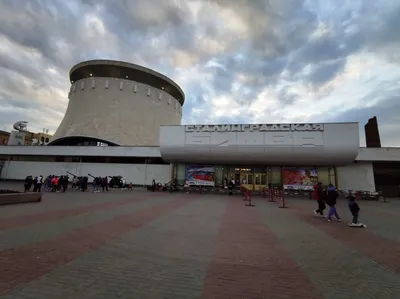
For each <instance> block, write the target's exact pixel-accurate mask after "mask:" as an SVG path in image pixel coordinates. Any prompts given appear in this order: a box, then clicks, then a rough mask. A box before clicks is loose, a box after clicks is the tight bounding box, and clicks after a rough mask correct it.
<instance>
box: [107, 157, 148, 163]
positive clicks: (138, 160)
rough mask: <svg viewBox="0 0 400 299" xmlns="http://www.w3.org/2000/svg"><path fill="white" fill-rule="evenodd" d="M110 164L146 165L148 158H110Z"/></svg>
mask: <svg viewBox="0 0 400 299" xmlns="http://www.w3.org/2000/svg"><path fill="white" fill-rule="evenodd" d="M109 163H119V164H145V163H146V158H144V157H110V161H109Z"/></svg>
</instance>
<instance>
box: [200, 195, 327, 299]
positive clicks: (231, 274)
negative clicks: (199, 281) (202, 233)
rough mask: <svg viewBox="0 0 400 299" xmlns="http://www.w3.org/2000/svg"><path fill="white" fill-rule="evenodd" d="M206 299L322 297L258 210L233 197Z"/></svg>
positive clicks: (206, 287) (208, 277) (207, 283)
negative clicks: (262, 219) (264, 222)
mask: <svg viewBox="0 0 400 299" xmlns="http://www.w3.org/2000/svg"><path fill="white" fill-rule="evenodd" d="M203 298H205V299H210V298H229V299H233V298H274V299H277V298H309V299H312V298H321V296H320V295H318V293H317V291H316V290H315V288H314V286H313V285H312V283H311V282H310V280H309V279H308V277H307V276H306V275H305V274H304V273H303V272H302V271H301V270H300V268H299V267H298V266H297V265H296V264H295V262H294V261H293V260H292V259H291V258H290V257H289V255H288V253H287V252H286V251H285V249H284V248H283V245H282V244H281V243H280V242H279V240H278V238H277V237H276V236H275V235H274V234H273V233H272V232H271V231H270V230H269V229H268V228H267V227H266V226H265V225H264V224H263V223H262V221H261V218H260V216H259V214H258V213H257V212H256V211H255V208H252V207H245V206H244V202H243V201H240V200H238V199H236V198H233V199H231V200H230V201H229V203H228V208H227V212H226V213H225V215H224V216H223V218H222V221H221V227H220V232H219V237H218V241H217V245H216V250H215V253H214V255H213V258H212V260H211V263H210V265H209V268H208V271H207V275H206V279H205V284H204V288H203Z"/></svg>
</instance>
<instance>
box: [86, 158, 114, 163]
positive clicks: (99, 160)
mask: <svg viewBox="0 0 400 299" xmlns="http://www.w3.org/2000/svg"><path fill="white" fill-rule="evenodd" d="M107 162H109V158H108V157H82V163H107Z"/></svg>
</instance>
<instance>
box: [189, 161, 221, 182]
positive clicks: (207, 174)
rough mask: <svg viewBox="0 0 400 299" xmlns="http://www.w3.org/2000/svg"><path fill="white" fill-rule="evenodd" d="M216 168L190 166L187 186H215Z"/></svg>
mask: <svg viewBox="0 0 400 299" xmlns="http://www.w3.org/2000/svg"><path fill="white" fill-rule="evenodd" d="M214 175H215V168H214V167H210V166H197V165H196V166H188V167H187V168H186V185H195V186H214Z"/></svg>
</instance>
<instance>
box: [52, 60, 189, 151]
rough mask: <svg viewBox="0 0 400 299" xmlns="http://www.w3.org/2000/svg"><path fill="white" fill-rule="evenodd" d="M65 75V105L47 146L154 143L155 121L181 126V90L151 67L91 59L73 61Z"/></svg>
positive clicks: (182, 94)
mask: <svg viewBox="0 0 400 299" xmlns="http://www.w3.org/2000/svg"><path fill="white" fill-rule="evenodd" d="M69 77H70V81H71V89H70V91H69V94H68V98H69V102H68V108H67V111H66V113H65V116H64V119H63V120H62V122H61V124H60V126H59V128H58V130H57V131H56V133H55V134H54V136H53V139H52V140H51V141H50V144H52V145H77V144H88V142H103V143H106V144H110V145H135V146H157V145H158V136H159V128H160V126H161V125H180V124H181V119H182V106H183V103H184V101H185V95H184V93H183V91H182V90H181V88H180V87H179V86H178V85H177V84H176V83H175V82H173V81H172V80H171V79H169V78H167V77H166V76H164V75H162V74H160V73H157V72H155V71H153V70H150V69H148V68H145V67H141V66H138V65H135V64H131V63H127V62H120V61H111V60H92V61H86V62H82V63H79V64H77V65H75V66H74V67H73V68H72V69H71V71H70V74H69Z"/></svg>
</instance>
